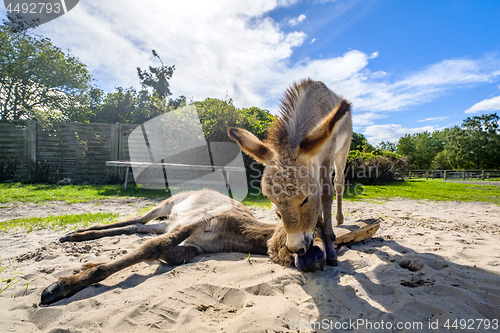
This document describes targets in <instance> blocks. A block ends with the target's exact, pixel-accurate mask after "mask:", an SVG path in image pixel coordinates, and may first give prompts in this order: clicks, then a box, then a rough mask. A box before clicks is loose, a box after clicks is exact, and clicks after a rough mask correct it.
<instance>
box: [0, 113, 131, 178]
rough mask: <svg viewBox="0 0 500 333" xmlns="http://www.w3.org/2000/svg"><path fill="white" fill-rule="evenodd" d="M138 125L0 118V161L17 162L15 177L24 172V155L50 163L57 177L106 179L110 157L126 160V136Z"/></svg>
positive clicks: (26, 157)
mask: <svg viewBox="0 0 500 333" xmlns="http://www.w3.org/2000/svg"><path fill="white" fill-rule="evenodd" d="M137 126H138V125H135V124H122V123H115V124H99V123H92V124H86V123H70V122H52V123H50V124H40V123H37V122H36V121H34V120H27V121H2V122H0V162H4V163H5V162H9V161H11V162H13V161H17V162H18V166H19V167H18V171H17V173H16V177H17V178H19V177H22V176H25V174H24V173H23V172H24V167H23V165H24V163H25V161H26V160H27V159H30V160H32V161H42V162H46V163H47V164H49V165H51V166H52V168H53V170H56V171H55V176H56V180H59V179H63V178H70V179H71V180H73V181H74V182H77V183H84V182H88V183H105V182H107V180H108V178H109V175H110V171H114V172H116V170H109V169H107V168H106V166H105V162H106V161H109V160H115V161H116V160H122V161H128V160H129V155H128V136H129V134H130V132H132V130H133V129H135V128H136V127H137Z"/></svg>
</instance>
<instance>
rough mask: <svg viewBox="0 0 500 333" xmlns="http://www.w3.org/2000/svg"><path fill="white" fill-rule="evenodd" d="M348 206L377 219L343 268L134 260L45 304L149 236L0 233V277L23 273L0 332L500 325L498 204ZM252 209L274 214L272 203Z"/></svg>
mask: <svg viewBox="0 0 500 333" xmlns="http://www.w3.org/2000/svg"><path fill="white" fill-rule="evenodd" d="M156 202H158V201H155V200H137V199H122V200H113V201H109V200H108V201H105V202H101V203H97V202H93V203H85V204H73V205H67V204H63V203H52V204H49V205H43V206H40V205H26V204H19V205H16V206H12V207H7V208H2V209H0V221H5V220H8V219H12V218H17V217H20V216H45V215H52V214H64V213H72V214H74V213H78V212H88V211H94V212H96V211H112V212H119V213H120V214H122V215H123V216H124V217H125V216H129V215H134V214H135V213H136V212H137V210H138V209H140V208H142V207H146V206H147V205H151V204H153V203H156ZM344 208H345V214H346V223H350V222H354V221H356V220H358V219H366V218H380V219H382V226H381V229H380V230H379V231H378V232H377V234H376V235H375V237H374V238H373V239H371V240H369V241H365V242H363V243H359V244H352V245H350V246H344V247H342V248H341V249H339V251H338V254H339V259H340V263H339V266H338V267H327V268H325V270H324V271H321V272H315V273H301V272H299V271H297V270H295V269H292V268H286V267H281V266H278V265H276V264H273V263H271V262H270V261H269V259H268V258H267V257H265V256H257V255H252V256H251V259H250V262H249V261H248V260H247V254H242V253H222V254H209V255H202V256H199V257H196V258H195V259H194V260H193V261H192V262H191V263H189V264H185V265H182V266H178V267H173V266H165V265H163V264H161V263H159V262H149V263H141V264H138V265H136V266H133V267H130V268H127V269H125V270H123V271H120V272H118V273H116V274H115V275H112V276H111V277H109V278H108V279H106V280H104V281H102V283H99V284H96V285H93V286H91V287H88V288H86V289H84V290H83V291H81V292H79V293H77V294H75V295H74V296H72V297H70V298H68V299H65V300H62V301H59V302H57V303H55V304H53V305H51V306H46V307H43V306H40V305H39V302H40V294H41V292H42V290H43V289H44V288H45V287H47V286H48V285H49V284H51V283H52V282H54V281H56V280H57V278H58V277H59V276H66V275H70V274H72V273H73V271H74V270H77V269H79V268H80V267H81V265H82V264H83V263H86V262H101V261H107V260H112V259H114V258H117V257H119V256H121V255H123V254H124V253H126V252H128V251H132V250H134V249H135V248H137V247H138V246H140V245H141V244H142V243H144V242H145V241H146V240H147V239H149V238H150V237H152V236H136V235H131V236H115V237H109V238H103V239H100V240H94V241H86V242H82V243H63V244H60V243H59V242H58V241H57V239H58V237H60V236H61V235H62V234H63V232H57V233H56V232H53V231H47V230H39V231H34V232H31V233H26V232H25V231H22V230H15V231H10V232H6V233H2V234H0V256H1V258H2V265H3V266H5V269H4V270H3V271H2V272H1V273H0V278H1V279H7V280H8V279H13V278H16V279H17V280H18V281H19V282H18V283H16V284H14V285H13V286H11V287H10V288H8V289H7V290H5V291H3V292H2V293H1V294H0V304H1V307H2V311H0V332H52V333H56V332H59V333H62V332H289V331H293V332H296V331H297V329H298V330H299V331H352V332H364V331H366V332H371V331H377V332H394V331H395V332H442V331H454V328H453V326H452V325H453V324H455V325H456V327H457V328H459V329H460V327H461V325H462V327H463V325H465V328H467V330H466V331H469V332H471V331H474V332H477V331H484V332H499V331H500V323H499V322H498V320H499V318H500V241H499V239H500V207H499V206H496V205H494V204H489V203H480V202H473V203H463V202H430V201H418V202H417V201H412V200H388V201H385V202H383V203H377V202H345V203H344ZM253 212H254V214H255V215H256V216H257V217H258V218H259V219H261V220H264V221H268V222H271V223H272V222H275V216H274V213H273V212H271V211H270V210H264V209H253ZM19 258H22V259H23V260H22V261H20V262H19V263H17V261H16V259H19ZM14 281H15V280H14ZM6 284H7V283H6V282H1V284H0V286H1V288H4V287H5V286H6ZM455 320H457V321H455ZM460 320H462V321H460ZM464 320H465V321H464ZM487 320H488V321H487ZM447 323H448V325H449V326H450V327H449V328H450V330H446V328H445V325H446V324H447ZM485 324H489V325H490V326H489V327H490V328H489V329H486V327H487V326H485ZM479 325H481V326H480V327H479ZM495 325H496V326H495ZM405 327H406V329H405ZM495 327H496V329H495ZM377 328H378V329H377ZM399 328H402V329H399Z"/></svg>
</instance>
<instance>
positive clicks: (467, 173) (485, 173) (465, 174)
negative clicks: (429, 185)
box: [401, 170, 500, 180]
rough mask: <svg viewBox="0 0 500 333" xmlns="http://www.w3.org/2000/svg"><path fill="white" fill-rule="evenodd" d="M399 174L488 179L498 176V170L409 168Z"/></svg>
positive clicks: (447, 178)
mask: <svg viewBox="0 0 500 333" xmlns="http://www.w3.org/2000/svg"><path fill="white" fill-rule="evenodd" d="M401 176H403V177H404V178H405V179H412V178H426V179H429V178H431V179H434V178H441V179H444V180H490V179H492V178H500V170H409V171H406V172H404V173H401Z"/></svg>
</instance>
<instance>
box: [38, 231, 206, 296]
mask: <svg viewBox="0 0 500 333" xmlns="http://www.w3.org/2000/svg"><path fill="white" fill-rule="evenodd" d="M197 227H198V225H196V224H194V225H188V226H183V227H179V228H176V229H174V230H172V232H169V233H168V234H166V235H163V236H160V237H157V238H153V239H151V240H149V241H147V242H146V243H144V244H143V245H142V246H141V247H140V248H138V249H137V250H136V251H134V252H131V253H130V254H127V255H125V256H123V257H122V258H120V259H118V260H115V261H111V262H108V263H102V264H97V265H92V264H90V265H86V267H84V270H82V271H81V272H79V273H77V274H75V275H72V276H67V277H61V278H59V281H57V282H54V283H53V284H51V285H50V286H48V287H47V288H45V290H44V291H43V292H42V298H41V304H51V303H54V302H57V301H59V300H61V299H63V298H67V297H70V296H72V295H74V294H75V293H77V292H79V291H80V290H82V289H84V288H86V287H88V286H89V285H91V284H94V283H97V282H99V281H102V280H104V279H105V278H107V277H108V276H110V275H111V274H113V273H116V272H118V271H120V270H122V269H124V268H127V267H129V266H132V265H135V264H137V263H140V262H143V261H152V260H157V259H162V258H166V257H167V256H168V252H169V251H170V250H172V248H173V247H175V246H176V245H179V244H180V243H181V242H182V241H184V240H185V239H186V238H188V237H189V236H190V235H191V234H192V232H193V231H194V230H195V229H196V228H197Z"/></svg>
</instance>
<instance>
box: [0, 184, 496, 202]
mask: <svg viewBox="0 0 500 333" xmlns="http://www.w3.org/2000/svg"><path fill="white" fill-rule="evenodd" d="M356 186H357V187H355V186H349V187H346V191H345V193H344V198H345V199H346V200H361V199H379V198H392V197H402V198H410V199H416V200H421V199H428V200H459V201H489V202H493V203H496V204H500V187H499V186H493V185H476V184H461V183H456V182H451V181H447V182H445V181H443V180H442V179H434V180H431V179H429V180H424V179H412V180H406V181H404V182H391V183H388V184H385V185H367V186H360V185H356ZM363 189H364V193H361V192H362V190H363ZM169 196H170V194H169V193H167V192H165V191H164V190H148V189H144V188H141V187H138V186H134V185H132V186H129V187H128V189H127V190H126V191H125V190H124V189H123V187H122V186H121V185H68V186H57V185H23V184H20V183H15V184H7V183H0V209H2V208H7V207H8V205H7V204H12V203H16V202H34V203H43V202H48V201H63V202H66V203H76V202H88V201H93V200H103V199H110V198H115V197H136V198H146V197H147V198H168V197H169ZM243 204H245V205H247V206H259V207H263V208H269V207H270V206H271V204H270V201H269V200H268V199H267V198H266V197H265V196H263V195H262V194H260V193H250V194H249V195H248V196H247V197H246V199H245V200H243Z"/></svg>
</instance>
